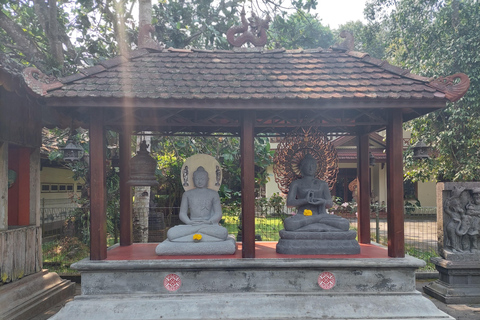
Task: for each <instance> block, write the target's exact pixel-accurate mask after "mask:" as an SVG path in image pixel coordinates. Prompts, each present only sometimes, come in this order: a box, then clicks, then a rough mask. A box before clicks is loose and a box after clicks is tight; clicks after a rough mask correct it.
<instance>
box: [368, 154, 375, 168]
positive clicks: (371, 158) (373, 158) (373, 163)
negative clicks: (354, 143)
mask: <svg viewBox="0 0 480 320" xmlns="http://www.w3.org/2000/svg"><path fill="white" fill-rule="evenodd" d="M368 164H369V165H370V167H373V166H375V156H374V155H373V153H371V152H370V156H369V159H368Z"/></svg>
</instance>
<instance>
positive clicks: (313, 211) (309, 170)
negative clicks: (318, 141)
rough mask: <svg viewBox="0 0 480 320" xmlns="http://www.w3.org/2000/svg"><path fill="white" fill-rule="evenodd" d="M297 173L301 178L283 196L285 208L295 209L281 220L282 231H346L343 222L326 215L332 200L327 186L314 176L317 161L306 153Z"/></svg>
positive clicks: (346, 223) (346, 224)
mask: <svg viewBox="0 0 480 320" xmlns="http://www.w3.org/2000/svg"><path fill="white" fill-rule="evenodd" d="M300 170H301V172H302V178H301V179H298V180H295V181H293V182H292V184H291V185H290V188H289V192H288V196H287V206H289V207H296V208H297V214H296V215H294V216H293V217H290V218H287V219H285V230H287V231H309V232H311V231H320V232H322V231H348V229H349V228H350V224H349V222H348V220H347V219H344V218H341V217H338V216H335V215H331V214H328V213H327V210H326V209H327V208H330V207H331V206H332V205H333V201H332V197H331V195H330V190H329V187H328V184H327V183H326V182H325V181H322V180H319V179H316V178H315V177H314V174H315V171H316V170H317V160H315V158H313V157H312V156H311V155H310V154H307V155H306V156H305V158H304V159H303V161H302V162H301V165H300ZM306 211H307V212H308V213H307V214H305V212H306Z"/></svg>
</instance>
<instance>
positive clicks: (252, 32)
mask: <svg viewBox="0 0 480 320" xmlns="http://www.w3.org/2000/svg"><path fill="white" fill-rule="evenodd" d="M240 16H241V20H242V24H241V25H239V26H233V27H231V28H230V29H228V31H227V40H228V42H229V43H230V44H231V45H232V46H234V47H241V46H242V45H243V44H245V43H246V42H250V43H251V44H253V45H254V46H255V47H263V46H264V45H265V44H266V43H267V30H268V24H269V23H270V16H269V15H267V17H266V18H265V19H261V18H259V17H257V15H256V14H255V13H253V12H252V17H251V18H248V21H247V19H246V18H245V7H244V8H243V9H242V12H241V13H240ZM237 33H241V35H239V36H238V37H235V35H236V34H237Z"/></svg>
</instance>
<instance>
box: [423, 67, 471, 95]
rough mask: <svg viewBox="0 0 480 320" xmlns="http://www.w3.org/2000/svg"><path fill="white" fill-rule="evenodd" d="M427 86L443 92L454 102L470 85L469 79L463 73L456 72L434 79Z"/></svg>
mask: <svg viewBox="0 0 480 320" xmlns="http://www.w3.org/2000/svg"><path fill="white" fill-rule="evenodd" d="M428 86H430V87H432V88H434V89H437V90H438V91H441V92H443V93H445V97H446V98H447V99H448V100H450V101H452V102H455V101H458V100H459V99H460V98H462V97H463V96H464V95H465V93H467V91H468V88H469V87H470V79H469V78H468V76H467V75H466V74H464V73H456V74H454V75H451V76H448V77H443V78H438V79H435V80H433V81H431V82H430V83H428Z"/></svg>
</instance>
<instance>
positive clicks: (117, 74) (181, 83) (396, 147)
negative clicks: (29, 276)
mask: <svg viewBox="0 0 480 320" xmlns="http://www.w3.org/2000/svg"><path fill="white" fill-rule="evenodd" d="M24 76H25V81H26V82H27V84H28V85H29V88H30V89H31V93H32V94H33V95H34V96H35V97H36V98H37V101H38V102H39V103H40V104H41V105H42V108H43V114H44V124H45V125H47V126H62V127H69V126H72V125H73V126H81V127H83V128H89V130H90V168H91V170H90V184H91V185H90V195H91V196H90V197H91V198H90V200H91V218H90V219H91V221H90V222H91V245H90V262H92V263H94V264H89V262H88V261H87V262H84V263H83V264H82V263H80V264H79V265H78V266H79V269H80V270H83V271H84V272H85V274H87V276H88V277H90V276H89V275H91V277H92V278H87V280H88V279H90V280H89V281H91V282H92V286H91V287H88V288H87V289H85V290H86V291H85V292H86V293H87V295H88V294H96V293H98V292H103V293H105V292H106V291H101V290H97V289H98V288H95V285H93V282H96V283H99V282H101V281H100V280H99V279H100V278H98V277H99V274H96V273H95V271H94V269H95V268H99V269H98V270H100V269H101V270H102V272H103V273H102V272H101V273H102V274H105V270H107V269H108V268H109V267H108V266H106V265H103V264H101V263H100V262H101V261H106V260H109V255H112V254H113V252H114V250H117V249H118V250H120V249H122V248H126V249H127V251H129V252H135V251H136V249H135V244H133V241H132V205H131V202H132V196H131V187H129V186H128V185H127V184H126V181H127V180H128V176H129V160H130V158H131V150H130V136H131V135H132V134H135V132H140V131H151V132H154V133H155V134H160V135H175V134H195V135H211V134H215V133H226V134H232V135H236V136H240V137H241V155H242V164H241V170H242V223H243V227H242V231H243V236H242V244H241V248H242V254H241V257H242V258H243V259H237V260H245V262H244V263H245V264H248V265H249V267H254V268H257V267H258V268H265V265H264V264H261V262H260V261H259V259H258V258H261V257H262V256H261V252H263V249H259V247H258V246H256V245H255V230H254V229H255V221H254V218H255V215H254V210H255V203H254V200H255V195H254V156H255V154H254V148H253V141H254V137H255V136H258V135H265V134H276V135H283V134H286V133H288V132H290V131H291V130H292V129H294V128H298V127H317V128H319V129H320V130H321V131H323V132H324V133H326V134H333V133H335V134H343V135H355V136H356V137H357V139H358V141H359V144H358V148H357V150H358V154H357V159H358V165H357V168H358V184H359V188H358V193H359V194H358V203H359V204H358V209H359V211H358V241H359V243H360V244H361V245H362V248H367V247H369V246H370V218H369V215H370V199H369V196H370V186H369V178H368V172H369V170H368V167H369V149H368V138H369V133H371V132H377V131H379V130H384V129H385V130H386V134H387V137H386V154H387V160H386V165H387V177H388V178H387V189H388V190H387V194H388V202H387V212H388V218H387V219H388V220H387V222H388V250H387V251H386V252H385V258H387V259H386V260H388V261H389V262H388V268H394V269H395V268H401V266H400V265H401V264H403V265H405V266H406V268H408V270H409V272H410V273H409V277H411V276H412V275H413V273H412V272H413V271H414V269H415V268H416V267H418V266H419V264H418V262H415V263H411V260H408V261H407V262H405V261H406V260H403V259H406V258H404V257H405V250H404V230H403V228H404V221H403V214H404V212H403V208H404V200H403V155H402V151H403V140H402V124H403V122H405V121H408V120H411V119H414V118H417V117H419V116H422V115H424V114H427V113H429V112H432V111H435V110H438V109H442V108H445V106H446V103H447V102H448V101H456V100H458V99H460V98H461V97H462V96H463V95H464V94H465V93H466V91H467V89H468V87H469V80H468V77H467V76H466V75H464V74H456V75H453V76H449V77H445V78H439V79H428V78H425V77H421V76H418V75H415V74H412V73H410V72H409V71H408V70H404V69H401V68H398V67H395V66H392V65H390V64H389V63H388V62H386V61H382V60H378V59H375V58H372V57H370V56H369V55H368V54H365V53H360V52H355V51H353V50H352V46H351V44H349V43H344V44H342V45H339V46H336V47H332V48H330V49H321V48H318V49H309V50H303V49H298V50H285V49H275V50H264V49H259V48H253V49H242V48H238V49H237V48H236V49H235V50H232V51H223V50H213V51H207V50H195V49H192V50H185V49H173V48H169V49H163V48H161V47H158V46H156V47H155V46H154V47H153V48H152V47H149V46H145V47H142V46H140V48H139V49H137V50H134V51H132V52H130V53H129V54H128V55H127V56H118V57H115V58H113V59H108V60H105V61H102V62H100V63H99V64H98V65H95V66H93V67H89V68H86V69H83V70H81V71H80V72H79V73H77V74H74V75H71V76H67V77H64V78H59V79H56V80H55V81H48V82H45V81H42V79H43V78H44V76H43V75H42V74H41V73H40V72H39V71H38V70H35V69H31V68H29V69H26V70H25V72H24ZM106 130H114V131H116V132H118V133H119V134H120V175H121V176H120V196H121V200H120V201H121V203H120V206H121V207H120V223H121V231H120V232H121V234H120V247H118V248H115V249H114V250H112V251H108V250H107V245H106V238H107V234H106V188H105V177H106V168H105V163H106V146H105V132H106ZM138 248H140V247H138ZM139 250H140V249H139ZM362 250H363V249H362ZM137 252H139V251H137ZM137 257H138V254H137ZM210 258H211V257H210ZM253 258H257V259H253ZM277 258H278V257H277ZM311 258H312V257H309V259H311ZM318 258H322V257H318ZM390 258H397V259H399V260H397V262H395V259H390ZM139 259H142V258H141V257H140V258H139ZM143 259H145V258H143ZM176 259H177V258H176ZM197 259H198V257H197ZM299 259H300V260H301V257H299ZM344 259H348V257H344ZM110 260H111V259H110ZM134 260H135V259H134ZM255 260H257V262H255ZM280 260H282V259H279V261H280ZM292 260H295V259H292ZM148 261H150V260H148ZM182 261H184V260H182ZM195 261H197V260H195ZM200 261H201V260H200ZM308 261H310V262H311V260H308ZM362 261H363V260H362ZM409 261H410V262H409ZM111 262H112V263H113V264H114V265H115V267H114V268H120V269H121V270H123V271H125V270H126V269H125V267H124V266H120V264H119V263H118V261H111ZM297 262H298V266H297V267H299V268H304V267H305V264H302V262H301V261H297ZM99 263H100V264H99ZM129 263H130V264H129V266H130V267H132V268H133V269H134V270H136V271H137V272H138V271H139V270H144V271H145V270H149V271H148V272H151V270H152V268H153V267H152V265H151V264H150V265H149V266H148V267H146V266H145V265H143V264H138V265H137V266H135V261H129ZM152 263H153V262H152ZM161 263H163V267H165V268H167V269H168V270H172V268H174V266H175V265H177V266H179V265H180V264H181V263H180V260H175V259H174V260H168V258H167V260H164V261H162V262H161ZM182 263H183V262H182ZM189 263H192V264H193V263H194V262H192V261H190V262H187V265H188V264H189ZM198 263H200V264H201V265H202V266H203V267H205V268H206V269H209V268H214V267H213V266H212V265H208V261H203V262H198ZM222 263H227V262H222ZM237 263H238V262H237ZM240 263H242V262H240ZM278 263H280V262H278ZM292 263H293V264H295V263H294V262H292ZM305 263H306V262H305ZM318 263H320V262H318ZM339 263H340V264H342V263H347V262H339ZM362 263H363V262H362ZM322 266H323V267H325V265H322ZM163 267H162V268H163ZM223 267H224V268H227V269H228V268H233V267H232V266H231V265H223ZM317 267H318V268H319V267H320V264H319V265H317ZM323 267H322V268H323ZM145 268H146V269H145ZM182 268H186V267H182ZM192 268H198V266H196V267H195V266H192ZM242 268H243V267H242ZM340 268H345V265H342V266H340ZM120 269H118V270H120ZM98 270H97V271H98ZM145 272H147V271H145ZM400 273H401V272H400ZM114 278H115V277H113V278H112V279H114ZM112 279H110V278H108V280H111V281H114V280H112ZM82 281H83V274H82ZM105 281H107V280H105ZM401 281H404V280H401ZM407 282H408V283H410V282H411V279H410V280H408V281H407ZM89 283H90V282H89ZM102 283H103V282H102ZM82 285H83V283H82ZM128 290H129V291H128V292H130V290H134V289H128ZM389 290H390V289H389ZM409 290H410V289H409ZM413 290H414V289H413ZM377 298H378V297H376V298H375V299H377ZM372 301H373V300H372ZM382 301H383V300H382ZM90 303H92V301H90ZM369 303H370V302H369ZM404 309H405V308H404ZM407 309H408V308H407ZM425 309H428V308H425ZM92 312H93V311H92ZM399 312H400V311H399ZM402 312H408V311H406V310H403V311H402ZM172 317H173V316H172ZM398 318H401V316H399V317H398ZM405 318H407V317H405ZM431 318H432V319H433V318H434V317H433V316H432V317H431Z"/></svg>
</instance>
